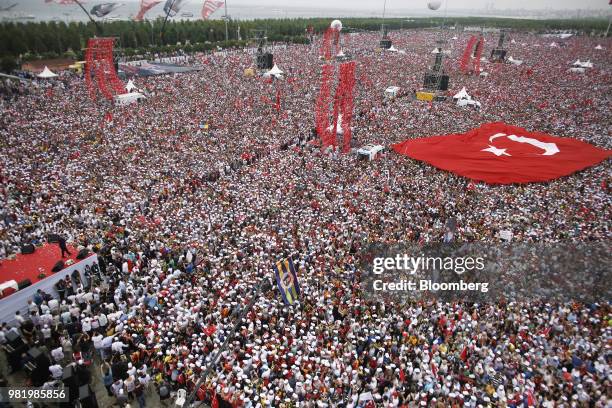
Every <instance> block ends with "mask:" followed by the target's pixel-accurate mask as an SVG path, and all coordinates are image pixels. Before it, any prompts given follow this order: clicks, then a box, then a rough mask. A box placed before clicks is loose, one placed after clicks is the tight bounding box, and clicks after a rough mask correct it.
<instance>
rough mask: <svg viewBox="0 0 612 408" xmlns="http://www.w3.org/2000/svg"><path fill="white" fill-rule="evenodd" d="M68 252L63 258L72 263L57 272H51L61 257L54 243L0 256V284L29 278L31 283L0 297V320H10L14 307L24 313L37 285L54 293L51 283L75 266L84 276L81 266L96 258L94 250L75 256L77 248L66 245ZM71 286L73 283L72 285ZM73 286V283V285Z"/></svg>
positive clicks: (93, 261) (67, 273)
mask: <svg viewBox="0 0 612 408" xmlns="http://www.w3.org/2000/svg"><path fill="white" fill-rule="evenodd" d="M68 249H69V250H70V252H71V253H72V254H71V255H70V256H69V257H67V258H64V259H63V261H64V262H66V261H68V260H69V259H72V260H73V261H74V263H73V264H72V265H69V266H66V267H64V269H62V270H61V271H59V272H57V273H53V272H51V269H52V268H53V266H54V265H55V264H56V263H57V261H59V260H61V259H62V258H61V251H60V249H59V246H58V245H57V244H46V245H44V246H42V247H37V248H36V251H34V253H33V254H28V255H24V254H18V255H17V256H16V257H15V259H3V260H1V261H0V285H5V284H6V282H8V281H15V282H16V283H17V284H19V282H22V281H24V280H25V279H29V280H30V281H31V285H30V286H27V287H24V288H22V289H21V290H18V291H16V292H14V293H11V294H8V295H7V296H4V297H3V298H2V299H0V322H7V323H9V324H10V323H11V322H12V321H13V319H14V315H15V311H17V310H20V311H21V314H22V315H25V316H27V301H28V299H31V298H32V296H33V295H34V293H36V291H37V290H38V289H42V290H44V291H45V292H47V293H49V294H50V295H53V296H55V297H57V292H56V291H55V288H54V285H55V283H56V282H57V281H59V280H60V279H64V278H65V277H66V276H67V275H71V274H72V272H74V271H75V270H77V271H79V273H80V275H81V279H83V278H84V272H85V267H86V266H89V267H91V266H92V265H93V264H94V263H97V262H98V256H97V255H96V254H93V253H92V254H90V255H89V256H88V257H87V258H85V259H81V260H79V259H76V255H77V250H76V248H74V247H71V246H68ZM41 273H44V274H45V275H46V276H45V277H44V278H42V279H40V278H39V277H38V276H39V275H40V274H41ZM73 286H74V285H73ZM75 288H76V287H75Z"/></svg>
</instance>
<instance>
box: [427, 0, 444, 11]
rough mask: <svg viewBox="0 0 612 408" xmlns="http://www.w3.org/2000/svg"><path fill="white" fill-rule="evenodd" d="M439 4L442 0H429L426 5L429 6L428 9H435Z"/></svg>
mask: <svg viewBox="0 0 612 408" xmlns="http://www.w3.org/2000/svg"><path fill="white" fill-rule="evenodd" d="M441 5H442V0H430V1H429V2H428V3H427V7H429V9H430V10H437V9H439V8H440V6H441Z"/></svg>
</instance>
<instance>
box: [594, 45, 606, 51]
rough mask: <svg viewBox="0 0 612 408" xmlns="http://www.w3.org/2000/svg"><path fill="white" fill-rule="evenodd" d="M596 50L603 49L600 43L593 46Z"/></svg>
mask: <svg viewBox="0 0 612 408" xmlns="http://www.w3.org/2000/svg"><path fill="white" fill-rule="evenodd" d="M595 49H596V50H603V49H604V47H602V46H601V44H597V46H596V47H595Z"/></svg>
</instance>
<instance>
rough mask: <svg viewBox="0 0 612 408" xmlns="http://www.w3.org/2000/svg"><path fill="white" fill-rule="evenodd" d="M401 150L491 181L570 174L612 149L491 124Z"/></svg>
mask: <svg viewBox="0 0 612 408" xmlns="http://www.w3.org/2000/svg"><path fill="white" fill-rule="evenodd" d="M393 150H395V151H396V152H397V153H400V154H404V155H406V156H409V157H412V158H413V159H417V160H422V161H424V162H427V163H429V164H431V165H433V166H435V167H438V168H440V169H444V170H448V171H452V172H453V173H456V174H459V175H461V176H464V177H467V178H470V179H473V180H480V181H484V182H486V183H489V184H511V183H530V182H537V181H547V180H553V179H556V178H559V177H562V176H567V175H568V174H572V173H574V172H577V171H579V170H582V169H585V168H587V167H590V166H592V165H594V164H597V163H599V162H601V161H602V160H605V159H607V158H608V157H609V156H610V154H611V153H612V151H610V150H604V149H600V148H598V147H595V146H593V145H591V144H589V143H585V142H581V141H580V140H576V139H570V138H567V137H556V136H551V135H548V134H546V133H540V132H528V131H527V130H525V129H523V128H520V127H516V126H510V125H506V124H505V123H501V122H496V123H487V124H484V125H482V126H480V127H479V128H477V129H472V130H470V131H469V132H467V133H462V134H451V135H443V136H431V137H424V138H420V139H409V140H406V141H404V142H402V143H399V144H396V145H393Z"/></svg>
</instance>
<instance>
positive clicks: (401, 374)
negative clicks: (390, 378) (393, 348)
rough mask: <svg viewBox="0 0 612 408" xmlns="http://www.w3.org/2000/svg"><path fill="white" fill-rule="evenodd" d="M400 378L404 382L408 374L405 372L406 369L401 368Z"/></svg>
mask: <svg viewBox="0 0 612 408" xmlns="http://www.w3.org/2000/svg"><path fill="white" fill-rule="evenodd" d="M399 379H400V381H401V382H404V381H405V380H406V374H405V373H404V369H403V368H400V372H399Z"/></svg>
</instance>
